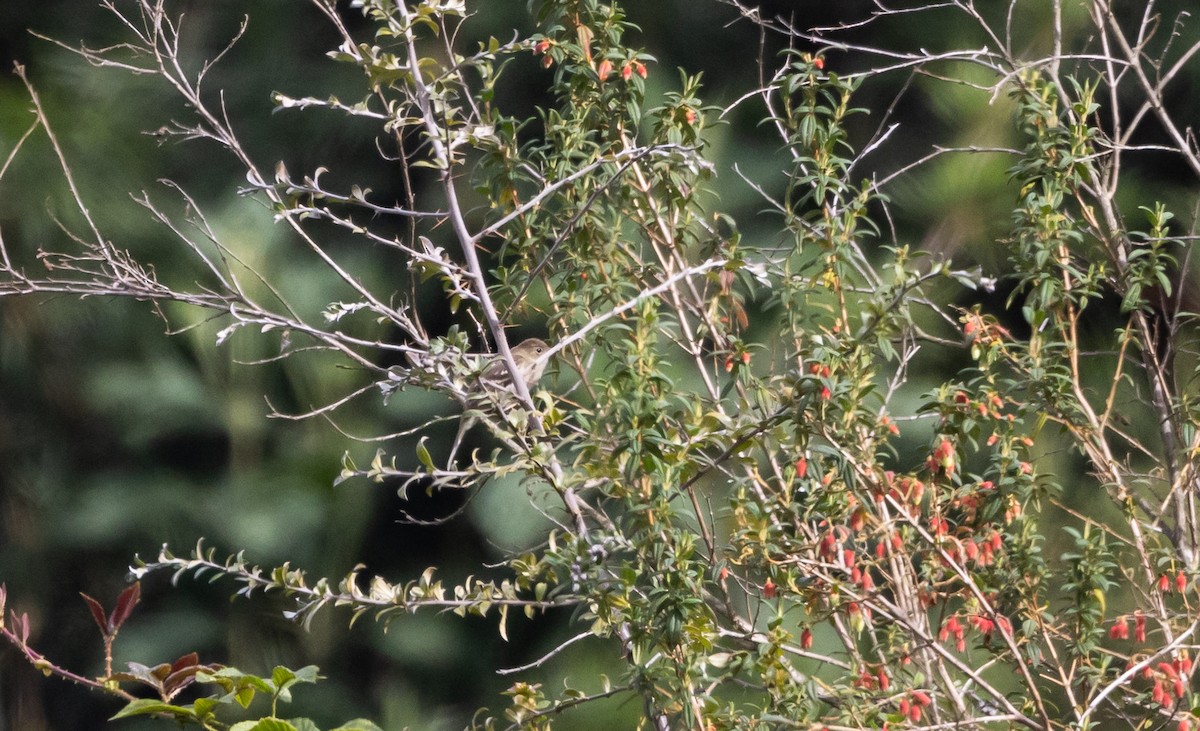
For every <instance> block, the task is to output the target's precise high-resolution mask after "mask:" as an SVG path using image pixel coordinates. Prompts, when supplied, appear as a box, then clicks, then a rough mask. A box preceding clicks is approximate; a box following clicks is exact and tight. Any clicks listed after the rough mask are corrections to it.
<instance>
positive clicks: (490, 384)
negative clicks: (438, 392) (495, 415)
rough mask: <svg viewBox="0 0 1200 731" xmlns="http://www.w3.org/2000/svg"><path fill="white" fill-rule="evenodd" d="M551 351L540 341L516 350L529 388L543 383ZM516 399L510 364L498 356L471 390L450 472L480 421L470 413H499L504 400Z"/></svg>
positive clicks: (453, 448) (531, 340)
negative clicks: (495, 411) (492, 410)
mask: <svg viewBox="0 0 1200 731" xmlns="http://www.w3.org/2000/svg"><path fill="white" fill-rule="evenodd" d="M548 350H550V346H549V345H547V344H546V341H544V340H540V339H538V338H529V339H527V340H522V341H521V343H520V344H519V345H517V346H516V347H514V348H513V349H512V357H513V362H514V363H515V364H516V366H517V371H518V372H519V373H520V374H521V378H522V379H523V380H524V381H525V385H526V386H532V385H533V384H535V383H537V382H538V381H539V380H541V377H542V373H544V372H545V370H546V359H545V358H543V357H542V356H543V355H545V354H546V351H548ZM513 395H514V394H513V383H512V374H511V373H509V370H508V364H507V363H506V362H505V361H504V359H503V358H501V357H499V356H496V357H494V358H493V359H492V362H491V363H488V365H487V367H486V368H484V369H483V373H480V374H479V380H478V381H476V382H475V383H474V384H473V385H472V386H471V389H470V392H469V393H468V394H467V409H466V413H464V414H463V417H462V419H460V420H459V422H458V434H455V435H454V444H452V445H451V446H450V458H449V459H448V460H447V462H446V469H447V470H452V469H454V457H455V455H457V454H458V448H459V446H460V445H461V444H462V439H463V437H464V436H465V435H466V433H467V432H468V431H470V430H471V427H473V426H475V423H476V422H478V421H479V419H478V418H477V417H475V416H470V415H469V413H470V412H471V411H483V410H485V409H495V407H496V406H497V405H498V404H499V402H500V400H501V399H505V398H506V397H507V398H511V397H512V396H513Z"/></svg>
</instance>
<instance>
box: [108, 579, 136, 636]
mask: <svg viewBox="0 0 1200 731" xmlns="http://www.w3.org/2000/svg"><path fill="white" fill-rule="evenodd" d="M141 598H142V582H140V581H135V582H133V584H132V585H131V586H130V587H129V588H127V589H125V591H123V592H121V595H120V596H118V597H117V606H116V607H115V608H113V611H112V614H111V615H109V617H108V624H109V626H110V627H112V631H113V634H116V631H117V630H119V629H121V625H123V624H125V620H127V619H129V615H130V614H131V613H132V612H133V608H134V607H135V606H137V603H138V601H139V600H140V599H141Z"/></svg>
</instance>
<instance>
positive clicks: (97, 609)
mask: <svg viewBox="0 0 1200 731" xmlns="http://www.w3.org/2000/svg"><path fill="white" fill-rule="evenodd" d="M79 596H81V597H83V600H84V601H85V602H87V605H88V609H90V610H91V611H92V619H94V620H96V626H97V627H99V628H100V632H101V633H102V634H103V635H104V636H105V637H108V635H109V626H108V620H107V619H106V618H105V617H104V607H103V606H101V605H100V602H98V601H96V600H95V599H93V598H91V597H90V596H88V595H87V594H84V593H83V592H79Z"/></svg>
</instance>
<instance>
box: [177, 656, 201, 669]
mask: <svg viewBox="0 0 1200 731" xmlns="http://www.w3.org/2000/svg"><path fill="white" fill-rule="evenodd" d="M199 664H200V656H199V655H198V654H196V653H194V652H189V653H188V654H186V655H183V656H181V657H180V658H179V659H178V660H176V661H175V662H173V663H171V672H178V671H179V670H182V669H183V668H187V667H192V666H194V665H199Z"/></svg>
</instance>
